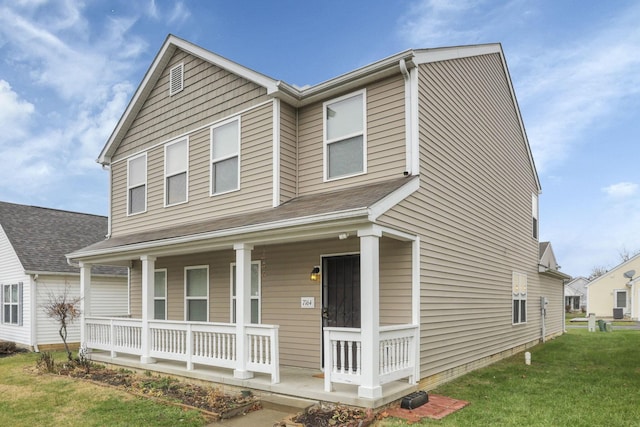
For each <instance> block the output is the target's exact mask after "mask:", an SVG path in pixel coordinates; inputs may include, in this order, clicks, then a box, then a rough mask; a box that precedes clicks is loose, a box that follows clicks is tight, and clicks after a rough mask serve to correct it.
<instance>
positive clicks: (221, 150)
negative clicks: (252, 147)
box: [211, 117, 240, 195]
mask: <svg viewBox="0 0 640 427" xmlns="http://www.w3.org/2000/svg"><path fill="white" fill-rule="evenodd" d="M239 188H240V118H239V117H237V118H233V119H231V120H227V121H225V122H223V123H221V124H219V125H216V126H214V127H212V128H211V194H212V195H215V194H222V193H227V192H229V191H234V190H237V189H239Z"/></svg>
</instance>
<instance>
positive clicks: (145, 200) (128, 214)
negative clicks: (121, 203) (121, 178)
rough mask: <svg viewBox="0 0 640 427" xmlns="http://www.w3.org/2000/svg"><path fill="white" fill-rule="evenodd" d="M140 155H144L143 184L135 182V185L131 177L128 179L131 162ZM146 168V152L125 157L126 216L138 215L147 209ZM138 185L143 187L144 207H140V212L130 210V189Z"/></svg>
mask: <svg viewBox="0 0 640 427" xmlns="http://www.w3.org/2000/svg"><path fill="white" fill-rule="evenodd" d="M141 157H144V184H137V183H136V184H137V185H132V184H131V179H130V178H131V162H132V161H134V160H136V159H139V158H141ZM147 169H148V158H147V153H146V152H144V153H141V154H138V155H135V156H132V157H129V158H128V159H127V216H133V215H140V214H143V213H145V212H146V211H147V189H148V186H147V184H148V183H147V181H148V176H147V175H148V174H147ZM138 187H144V209H142V210H141V211H140V212H131V190H133V189H135V188H138Z"/></svg>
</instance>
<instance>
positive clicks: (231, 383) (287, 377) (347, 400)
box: [90, 351, 417, 408]
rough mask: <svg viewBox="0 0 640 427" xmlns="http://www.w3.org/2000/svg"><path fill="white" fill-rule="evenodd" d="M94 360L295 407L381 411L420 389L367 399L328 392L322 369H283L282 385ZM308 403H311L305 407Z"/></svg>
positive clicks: (398, 388)
mask: <svg viewBox="0 0 640 427" xmlns="http://www.w3.org/2000/svg"><path fill="white" fill-rule="evenodd" d="M90 358H91V360H92V361H94V362H98V363H103V364H106V365H110V366H111V367H113V368H129V369H134V370H140V371H151V372H157V373H163V374H167V375H174V376H178V377H184V378H190V379H195V380H198V381H203V382H207V383H209V382H212V383H215V385H217V386H219V387H221V388H222V390H223V391H225V389H226V390H228V391H238V390H240V389H243V390H244V389H250V390H252V391H253V392H254V394H256V395H257V396H259V397H261V398H268V397H269V396H273V395H279V396H288V397H290V398H291V402H292V403H293V402H295V401H296V399H299V400H300V402H298V403H299V404H300V405H295V404H293V405H291V406H310V405H312V404H314V403H316V402H332V403H341V404H345V405H353V406H360V407H365V408H378V407H380V406H383V405H386V404H388V403H391V402H394V401H396V400H398V399H401V398H402V397H403V396H405V395H407V394H409V393H411V392H413V391H416V390H417V385H414V384H409V383H408V382H407V381H394V382H391V383H388V384H385V385H383V386H382V397H381V398H379V399H363V398H360V397H358V386H356V385H349V384H334V391H332V392H329V393H327V392H325V391H324V379H323V378H322V377H318V375H319V374H322V372H321V371H320V370H319V369H318V370H313V369H304V368H295V367H291V366H280V382H279V383H278V384H272V383H271V375H267V374H255V376H254V377H253V378H250V379H246V380H243V379H238V378H234V377H233V370H231V369H224V368H213V367H209V366H204V365H195V366H194V369H193V370H191V371H188V370H187V369H186V364H185V363H183V362H177V361H169V360H163V359H158V360H157V361H156V362H155V363H151V364H143V363H140V359H139V358H138V357H137V356H131V355H120V354H119V355H118V356H117V357H113V358H112V357H111V356H110V354H109V353H107V352H101V351H92V352H91V356H90ZM305 401H307V402H305ZM305 403H308V404H306V405H305Z"/></svg>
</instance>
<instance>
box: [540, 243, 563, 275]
mask: <svg viewBox="0 0 640 427" xmlns="http://www.w3.org/2000/svg"><path fill="white" fill-rule="evenodd" d="M538 256H539V261H538V271H539V272H540V273H541V274H546V275H547V276H552V277H554V278H556V279H562V280H570V279H571V276H569V275H568V274H565V273H563V272H561V271H560V266H559V265H558V261H557V260H556V256H555V254H554V253H553V248H552V247H551V242H540V243H538Z"/></svg>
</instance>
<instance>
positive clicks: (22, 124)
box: [0, 80, 35, 146]
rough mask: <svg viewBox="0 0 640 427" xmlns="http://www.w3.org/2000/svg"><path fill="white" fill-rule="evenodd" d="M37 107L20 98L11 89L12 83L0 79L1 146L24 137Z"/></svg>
mask: <svg viewBox="0 0 640 427" xmlns="http://www.w3.org/2000/svg"><path fill="white" fill-rule="evenodd" d="M34 110H35V107H34V106H33V104H31V103H30V102H28V101H25V100H22V99H20V97H19V96H18V94H17V93H16V92H14V91H13V90H12V89H11V85H10V84H9V83H8V82H6V81H4V80H0V129H2V137H0V146H2V145H4V144H3V143H5V142H9V141H12V140H15V139H19V138H22V137H24V135H25V134H26V133H27V127H26V126H27V125H28V123H29V120H30V118H31V116H32V115H33V112H34Z"/></svg>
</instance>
